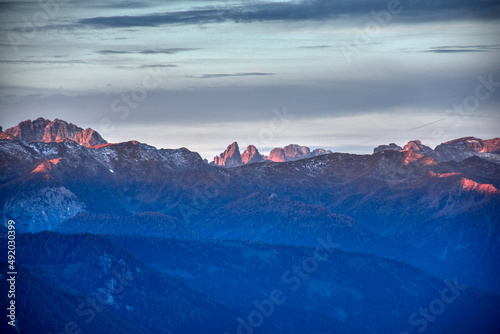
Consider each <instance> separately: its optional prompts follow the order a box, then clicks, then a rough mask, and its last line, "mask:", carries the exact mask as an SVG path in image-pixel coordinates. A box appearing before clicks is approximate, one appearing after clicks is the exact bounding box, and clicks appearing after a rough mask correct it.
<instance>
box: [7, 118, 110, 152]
mask: <svg viewBox="0 0 500 334" xmlns="http://www.w3.org/2000/svg"><path fill="white" fill-rule="evenodd" d="M5 133H6V134H8V135H10V136H12V137H15V138H17V139H19V140H23V141H27V142H43V143H51V142H57V141H61V140H65V139H69V140H73V141H75V142H77V143H78V144H80V145H82V146H87V147H90V146H95V145H102V144H106V143H107V141H106V140H104V139H103V138H102V137H101V135H100V134H99V133H98V132H97V131H95V130H93V129H91V128H87V129H83V128H80V127H78V126H76V125H75V124H73V123H68V122H66V121H64V120H61V119H59V118H56V119H54V120H53V121H50V120H48V119H45V118H43V117H39V118H37V119H35V120H34V121H32V120H30V119H28V120H26V121H23V122H20V123H19V124H18V125H16V126H14V127H12V128H9V129H7V130H5ZM3 137H4V138H6V136H5V135H4V136H3Z"/></svg>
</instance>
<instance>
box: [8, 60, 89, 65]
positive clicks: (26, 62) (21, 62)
mask: <svg viewBox="0 0 500 334" xmlns="http://www.w3.org/2000/svg"><path fill="white" fill-rule="evenodd" d="M0 64H19V65H29V64H44V65H55V64H69V65H79V64H81V65H83V64H87V63H86V62H84V61H81V60H0Z"/></svg>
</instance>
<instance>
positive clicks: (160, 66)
mask: <svg viewBox="0 0 500 334" xmlns="http://www.w3.org/2000/svg"><path fill="white" fill-rule="evenodd" d="M115 67H116V68H128V69H136V68H172V67H177V65H174V64H150V65H140V66H122V65H119V66H115Z"/></svg>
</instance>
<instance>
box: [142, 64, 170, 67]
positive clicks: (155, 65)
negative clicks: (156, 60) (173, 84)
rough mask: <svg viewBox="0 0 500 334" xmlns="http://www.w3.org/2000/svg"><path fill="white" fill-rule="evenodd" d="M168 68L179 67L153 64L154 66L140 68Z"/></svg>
mask: <svg viewBox="0 0 500 334" xmlns="http://www.w3.org/2000/svg"><path fill="white" fill-rule="evenodd" d="M167 67H177V65H173V64H165V65H164V64H152V65H141V66H139V68H167Z"/></svg>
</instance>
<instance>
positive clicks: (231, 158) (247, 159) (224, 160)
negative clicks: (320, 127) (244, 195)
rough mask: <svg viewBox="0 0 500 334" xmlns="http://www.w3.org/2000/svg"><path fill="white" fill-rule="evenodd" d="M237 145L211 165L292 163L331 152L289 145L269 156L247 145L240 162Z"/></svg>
mask: <svg viewBox="0 0 500 334" xmlns="http://www.w3.org/2000/svg"><path fill="white" fill-rule="evenodd" d="M237 145H238V144H237V143H232V144H231V145H229V146H228V148H227V149H226V151H224V152H223V153H221V154H220V155H219V156H216V157H214V160H213V162H212V164H214V165H219V166H225V167H234V166H239V165H245V164H250V163H254V162H260V161H266V160H267V161H273V162H286V161H294V160H300V159H305V158H312V157H315V156H318V155H323V154H329V153H332V152H331V151H329V150H325V149H322V148H317V149H315V150H313V151H311V149H310V148H309V147H307V146H300V145H297V144H290V145H287V146H285V147H283V148H281V147H276V148H274V149H272V150H271V152H270V153H269V155H261V154H260V153H259V151H258V149H257V148H256V147H255V146H254V145H249V146H248V147H247V148H246V150H245V151H244V152H243V153H242V154H241V161H240V160H239V159H238V157H237V153H236V151H237Z"/></svg>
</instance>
